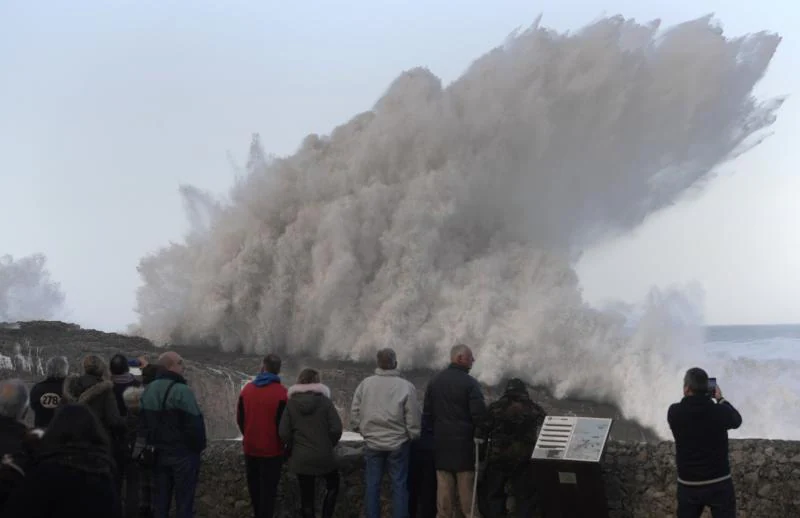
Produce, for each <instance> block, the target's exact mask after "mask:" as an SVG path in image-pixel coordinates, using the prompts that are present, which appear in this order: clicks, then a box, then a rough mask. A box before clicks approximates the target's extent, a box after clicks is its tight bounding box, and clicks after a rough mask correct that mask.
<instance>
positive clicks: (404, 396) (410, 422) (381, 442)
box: [350, 369, 421, 451]
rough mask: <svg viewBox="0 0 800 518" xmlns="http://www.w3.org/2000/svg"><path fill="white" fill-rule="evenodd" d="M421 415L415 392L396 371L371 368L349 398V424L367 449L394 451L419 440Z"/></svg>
mask: <svg viewBox="0 0 800 518" xmlns="http://www.w3.org/2000/svg"><path fill="white" fill-rule="evenodd" d="M420 420H421V412H420V407H419V401H417V389H416V387H414V385H413V384H412V383H411V382H410V381H408V380H406V379H404V378H402V377H400V373H399V372H398V371H397V370H383V369H375V375H374V376H370V377H369V378H367V379H365V380H364V381H362V382H361V383H360V384H359V385H358V388H356V392H355V394H354V395H353V405H352V406H351V407H350V425H351V427H352V428H353V430H354V431H356V432H359V433H360V434H361V435H362V436H363V437H364V440H365V442H366V443H367V448H369V449H371V450H379V451H391V450H396V449H397V448H399V447H400V446H402V445H403V443H405V442H406V441H409V440H413V439H416V438H418V437H419V434H420Z"/></svg>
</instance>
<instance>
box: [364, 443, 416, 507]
mask: <svg viewBox="0 0 800 518" xmlns="http://www.w3.org/2000/svg"><path fill="white" fill-rule="evenodd" d="M410 453H411V442H410V441H406V442H404V443H403V445H402V446H400V447H399V448H397V449H396V450H392V451H378V450H370V449H369V448H367V449H365V450H364V457H365V463H366V475H367V494H366V500H367V518H380V516H381V481H382V480H383V473H384V471H385V468H386V465H387V464H388V467H389V476H390V477H391V480H392V517H393V518H408V461H409V457H410Z"/></svg>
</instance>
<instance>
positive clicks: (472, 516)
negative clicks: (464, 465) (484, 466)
mask: <svg viewBox="0 0 800 518" xmlns="http://www.w3.org/2000/svg"><path fill="white" fill-rule="evenodd" d="M479 455H480V444H479V443H478V441H475V476H474V477H473V481H472V505H471V506H470V508H469V518H475V497H476V496H477V494H478V470H479V469H480V466H481V461H480V457H479Z"/></svg>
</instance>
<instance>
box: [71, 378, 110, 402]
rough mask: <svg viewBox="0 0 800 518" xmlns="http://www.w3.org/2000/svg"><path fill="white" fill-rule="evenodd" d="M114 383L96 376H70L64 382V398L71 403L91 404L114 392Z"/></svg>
mask: <svg viewBox="0 0 800 518" xmlns="http://www.w3.org/2000/svg"><path fill="white" fill-rule="evenodd" d="M113 388H114V383H112V382H111V381H108V380H103V379H100V378H98V377H96V376H91V375H89V374H84V375H83V376H70V377H68V378H67V379H66V380H64V398H65V399H66V400H67V401H69V402H70V403H89V402H90V401H92V400H94V399H95V398H97V397H99V396H101V395H103V394H105V393H106V392H108V391H109V390H113Z"/></svg>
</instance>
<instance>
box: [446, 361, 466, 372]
mask: <svg viewBox="0 0 800 518" xmlns="http://www.w3.org/2000/svg"><path fill="white" fill-rule="evenodd" d="M447 368H448V369H455V370H457V371H461V372H466V373H467V374H469V369H467V368H466V367H462V366H461V365H458V364H457V363H451V364H450V365H448V366H447Z"/></svg>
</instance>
